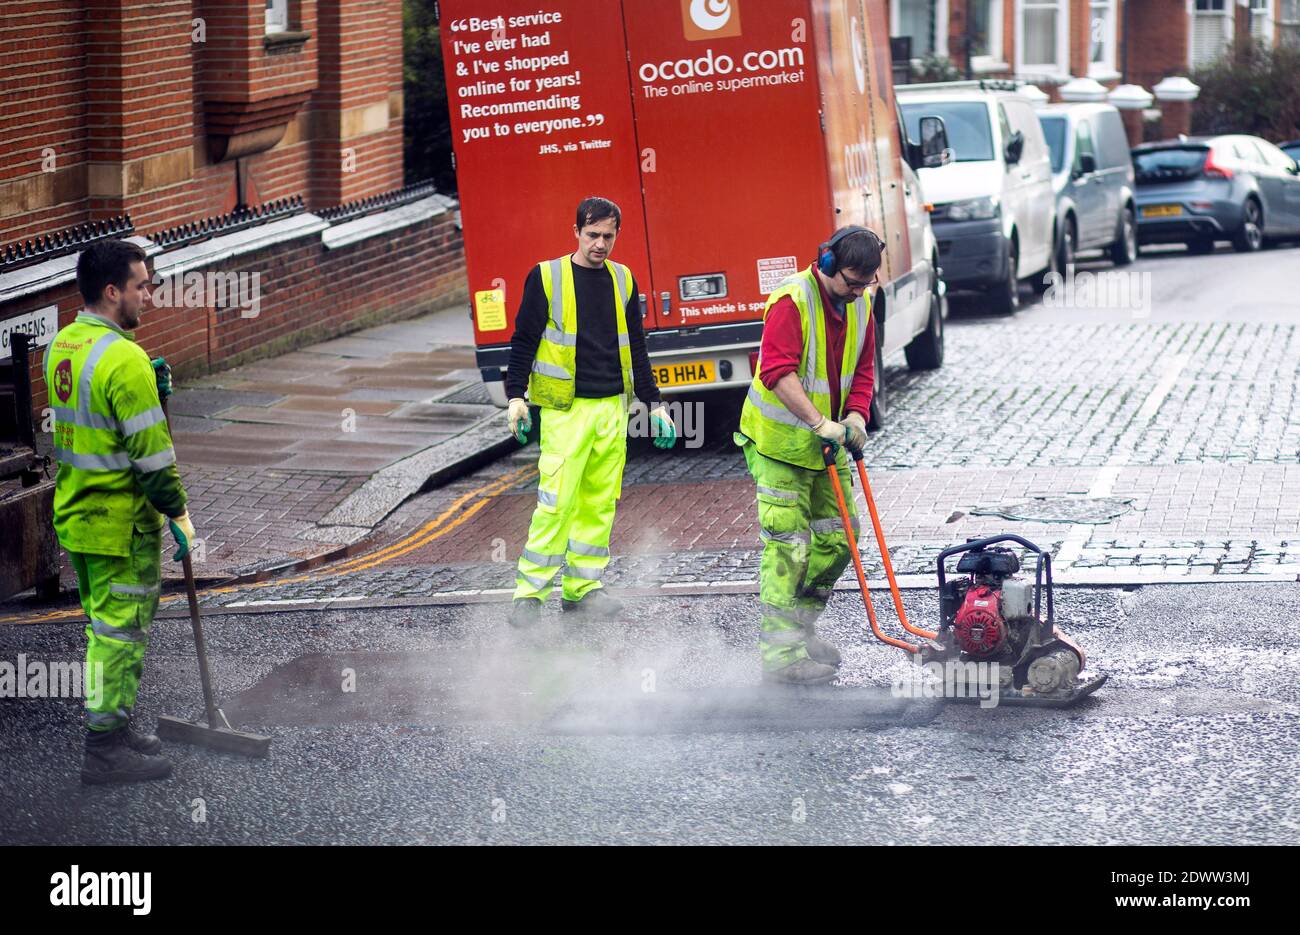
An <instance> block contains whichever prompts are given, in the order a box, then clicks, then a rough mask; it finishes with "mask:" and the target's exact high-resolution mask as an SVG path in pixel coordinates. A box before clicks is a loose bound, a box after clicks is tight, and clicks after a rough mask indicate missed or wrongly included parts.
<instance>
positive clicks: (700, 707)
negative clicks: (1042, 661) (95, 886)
mask: <svg viewBox="0 0 1300 935" xmlns="http://www.w3.org/2000/svg"><path fill="white" fill-rule="evenodd" d="M1058 597H1059V602H1058V606H1059V608H1060V616H1061V619H1062V620H1063V622H1064V626H1065V627H1066V629H1067V630H1068V632H1070V633H1071V634H1072V635H1073V636H1074V637H1075V638H1076V639H1078V640H1079V641H1080V642H1081V643H1082V644H1083V645H1084V647H1085V649H1086V650H1087V651H1088V652H1089V653H1090V662H1089V667H1090V669H1093V670H1095V671H1098V672H1105V673H1108V674H1109V676H1110V681H1109V683H1108V684H1107V685H1106V686H1104V687H1103V688H1102V689H1101V690H1100V691H1099V692H1098V693H1097V694H1096V695H1095V696H1094V697H1093V698H1092V699H1090V700H1088V701H1085V702H1083V703H1082V704H1081V705H1079V706H1078V707H1076V708H1074V709H1070V710H1065V711H1052V710H1047V711H1044V710H1026V709H1008V708H997V709H992V710H983V709H981V708H979V707H977V706H968V705H947V706H943V707H942V708H941V709H939V710H935V709H934V708H933V706H932V703H928V702H925V701H924V700H921V701H918V702H916V704H915V705H912V706H909V710H911V711H912V714H911V715H910V718H911V720H910V721H909V722H899V721H898V720H896V719H892V718H889V717H886V718H885V720H884V721H883V722H881V721H878V720H873V719H872V718H871V717H870V713H871V712H872V711H878V710H880V709H881V704H880V702H881V700H882V698H885V697H886V696H887V695H888V692H889V686H890V684H891V680H892V679H893V678H894V677H895V676H896V675H898V674H899V673H900V672H902V671H905V670H902V669H900V668H899V666H900V665H901V666H906V665H907V663H905V662H902V661H901V660H902V658H903V654H901V653H899V652H898V651H896V650H892V649H889V648H887V647H883V646H880V645H878V644H868V643H867V642H865V641H864V639H863V637H862V624H861V616H862V611H861V605H860V603H859V602H858V601H857V597H856V595H855V594H854V593H852V592H838V593H837V594H836V595H835V597H834V598H833V600H832V603H831V606H830V608H829V609H828V612H827V614H828V617H827V623H826V626H825V627H824V630H825V631H826V632H827V635H828V636H829V637H830V638H831V639H833V640H835V641H836V642H837V643H839V645H841V646H842V647H844V649H845V650H846V653H845V655H846V661H845V665H844V679H843V681H844V683H845V684H844V687H843V688H841V689H833V690H834V691H838V692H840V693H841V694H840V695H837V696H835V697H833V698H831V699H828V700H824V701H816V700H814V701H811V702H810V701H809V700H808V699H801V698H800V697H799V694H798V693H797V692H796V693H794V694H789V693H788V692H786V691H784V690H779V689H770V690H767V691H765V692H755V691H751V690H747V689H745V688H744V687H743V686H746V685H752V684H754V683H755V682H756V679H757V671H756V667H757V662H756V658H755V657H756V654H755V652H754V649H753V645H752V642H751V640H752V639H753V630H754V623H755V620H756V601H755V599H754V598H753V597H750V596H747V595H742V596H730V597H717V596H713V597H710V596H705V597H673V598H652V599H645V600H641V601H635V602H633V603H632V604H631V608H630V613H629V620H628V621H626V622H625V623H624V624H623V625H598V626H596V627H594V628H592V629H588V630H583V629H580V628H578V629H575V628H574V627H573V626H572V625H570V624H567V623H565V622H564V621H562V620H559V619H549V620H548V621H547V623H546V624H544V625H543V627H542V628H541V629H540V630H539V631H538V632H535V633H529V634H527V635H524V636H519V635H517V634H514V633H513V632H511V631H508V630H506V628H505V627H504V626H503V624H502V622H501V618H502V615H503V613H504V608H505V605H503V604H501V603H493V604H485V605H479V606H474V607H468V608H467V607H463V606H453V607H446V606H443V607H432V606H431V607H410V608H401V609H388V610H367V611H364V612H362V611H347V612H343V611H329V612H296V613H275V614H263V615H256V616H253V615H245V616H242V617H241V616H234V615H230V616H220V617H212V618H211V619H210V620H209V625H208V629H209V644H210V651H211V653H212V654H213V656H214V657H215V662H216V671H217V678H218V680H219V683H220V684H221V685H222V686H223V687H224V689H225V692H226V694H227V696H228V697H230V696H234V697H230V701H229V703H228V705H227V707H228V709H229V711H230V712H231V715H232V717H233V718H234V719H235V720H236V721H237V722H239V723H240V724H241V726H245V727H247V728H249V729H255V730H259V731H264V732H267V733H270V734H272V735H274V737H275V740H274V741H273V743H272V748H271V756H270V758H269V759H267V760H264V761H246V760H243V759H240V758H237V757H234V756H229V755H225V754H218V753H210V752H207V751H199V750H195V749H191V748H176V747H172V748H169V749H168V750H167V755H168V756H169V758H171V759H172V761H173V763H174V766H175V775H174V776H173V778H171V779H170V780H166V781H162V782H155V783H148V784H141V785H135V786H130V787H110V788H83V787H82V786H81V785H80V783H79V781H78V778H77V768H78V766H79V754H80V739H81V714H80V708H79V704H78V702H76V701H75V700H57V701H55V700H35V699H26V700H12V701H7V702H6V703H5V705H6V711H7V713H12V712H14V711H15V709H17V710H18V711H19V716H17V717H14V716H8V717H6V718H5V719H4V721H3V725H2V726H0V735H2V736H0V743H3V745H4V748H5V750H6V757H5V763H4V768H3V782H0V841H3V842H5V843H20V842H21V843H28V842H33V843H34V842H43V843H83V844H84V843H123V844H142V843H176V844H185V843H188V844H194V843H232V844H233V843H240V844H252V843H258V844H272V843H543V842H547V843H667V842H673V843H785V842H790V843H897V844H901V843H970V844H1021V843H1033V844H1041V843H1077V844H1083V843H1088V844H1115V843H1129V844H1186V843H1197V844H1210V843H1217V844H1226V843H1232V844H1263V843H1293V842H1294V841H1295V840H1296V838H1297V834H1300V793H1297V791H1296V782H1295V780H1296V778H1297V776H1296V763H1297V762H1300V717H1298V715H1300V687H1298V686H1300V653H1298V652H1297V648H1298V645H1297V644H1298V638H1297V633H1296V626H1295V623H1296V611H1297V608H1298V604H1300V602H1298V601H1297V591H1296V590H1295V589H1292V588H1285V589H1284V588H1279V587H1277V586H1276V585H1267V584H1254V585H1252V584H1237V585H1175V586H1159V587H1144V588H1141V589H1139V590H1135V591H1131V592H1126V591H1123V590H1119V589H1106V590H1087V589H1078V590H1074V589H1071V590H1065V589H1062V590H1061V592H1060V594H1059V595H1058ZM906 599H907V604H908V607H909V613H910V615H911V616H912V617H913V618H914V619H916V620H919V621H925V620H927V619H930V618H931V617H932V615H933V613H934V606H933V593H932V592H926V591H910V592H908V593H907V595H906ZM877 603H878V604H879V603H884V602H883V601H878V602H877ZM155 626H156V631H155V636H154V645H153V647H152V648H151V651H150V656H149V665H148V668H147V670H146V677H145V684H144V689H143V691H142V695H141V703H140V707H139V708H138V709H137V710H138V713H139V714H140V716H142V717H143V718H144V719H145V720H146V722H149V721H151V720H152V718H154V717H156V716H157V715H158V714H160V713H164V712H167V713H181V714H193V713H195V711H196V709H197V707H198V705H199V694H198V689H197V678H196V677H195V670H194V664H193V657H192V650H191V648H190V633H189V627H188V624H187V623H186V622H185V621H183V620H179V619H163V620H159V621H157V623H156V624H155ZM80 645H81V636H80V633H79V632H78V630H77V629H76V628H75V627H73V626H69V625H66V624H64V625H34V626H23V627H6V628H3V629H0V658H4V659H13V658H14V657H15V656H16V654H17V653H18V652H25V653H27V654H28V656H29V657H32V658H42V659H67V660H74V659H77V658H79V655H80ZM349 669H350V670H352V673H353V679H354V690H352V691H346V690H345V681H346V680H347V679H348V677H349V676H348V672H347V671H346V670H349ZM647 687H649V688H653V689H654V691H646V688H647ZM771 692H776V693H777V694H776V695H775V696H773V697H775V698H776V699H777V703H778V704H788V706H789V708H790V710H791V711H792V712H794V713H793V714H792V717H794V718H795V720H796V723H789V722H787V723H784V724H783V725H782V729H779V730H772V729H766V728H757V729H756V728H755V727H754V725H753V722H752V719H751V718H750V715H751V714H752V709H753V708H754V706H755V705H757V704H760V703H770V700H769V701H763V699H765V698H769V696H770V694H771ZM664 699H668V700H669V702H670V703H665V702H664ZM756 699H757V700H756ZM782 699H784V701H783V700H782ZM837 699H839V700H837ZM843 699H848V700H847V701H846V700H843ZM859 701H860V702H861V709H862V711H863V723H864V724H866V726H863V727H858V728H849V727H845V726H843V724H842V719H843V718H844V717H845V716H846V714H851V713H852V709H853V708H854V706H856V705H857V704H858V702H859ZM890 704H892V702H891V701H888V700H887V699H886V704H885V707H889V705H890ZM196 817H198V818H202V819H203V820H195V819H196Z"/></svg>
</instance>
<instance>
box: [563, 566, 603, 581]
mask: <svg viewBox="0 0 1300 935" xmlns="http://www.w3.org/2000/svg"><path fill="white" fill-rule="evenodd" d="M604 570H605V569H603V568H582V567H580V566H578V565H565V566H564V577H566V578H585V579H587V580H588V581H599V580H600V576H601V573H602V572H604Z"/></svg>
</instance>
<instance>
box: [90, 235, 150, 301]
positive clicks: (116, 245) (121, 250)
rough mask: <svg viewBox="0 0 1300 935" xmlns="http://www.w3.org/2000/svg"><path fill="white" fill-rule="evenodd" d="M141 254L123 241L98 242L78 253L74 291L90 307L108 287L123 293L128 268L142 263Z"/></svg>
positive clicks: (139, 249) (141, 252)
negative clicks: (78, 292) (78, 293)
mask: <svg viewBox="0 0 1300 935" xmlns="http://www.w3.org/2000/svg"><path fill="white" fill-rule="evenodd" d="M146 259H147V255H146V254H145V252H144V250H143V249H141V248H140V247H138V246H136V245H135V244H133V243H127V242H126V241H125V240H101V241H100V242H99V243H96V244H91V245H90V246H89V247H87V248H86V249H85V250H82V251H81V256H79V257H78V258H77V288H78V289H79V290H80V291H81V297H82V298H83V299H85V300H86V304H87V305H94V304H95V303H96V302H98V301H99V300H100V298H102V297H103V295H104V288H105V287H106V286H107V285H108V284H109V283H112V284H113V285H115V286H117V288H119V289H126V281H127V279H128V278H130V276H131V264H132V263H134V262H136V261H137V260H139V261H140V262H142V263H143V262H144V261H145V260H146Z"/></svg>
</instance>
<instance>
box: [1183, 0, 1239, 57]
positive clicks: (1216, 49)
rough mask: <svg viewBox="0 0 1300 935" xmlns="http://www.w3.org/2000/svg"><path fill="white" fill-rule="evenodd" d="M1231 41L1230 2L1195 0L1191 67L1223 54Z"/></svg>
mask: <svg viewBox="0 0 1300 935" xmlns="http://www.w3.org/2000/svg"><path fill="white" fill-rule="evenodd" d="M1231 42H1232V4H1231V3H1229V2H1228V0H1196V9H1195V11H1194V12H1193V14H1192V60H1191V63H1190V64H1191V66H1192V67H1193V68H1200V67H1202V66H1204V65H1208V64H1210V63H1211V62H1213V61H1214V60H1215V59H1217V58H1218V57H1219V56H1221V55H1223V53H1224V52H1226V51H1227V50H1228V45H1229V44H1230V43H1231Z"/></svg>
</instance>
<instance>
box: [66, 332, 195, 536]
mask: <svg viewBox="0 0 1300 935" xmlns="http://www.w3.org/2000/svg"><path fill="white" fill-rule="evenodd" d="M45 385H46V387H47V388H48V391H49V401H50V406H51V408H52V409H53V411H54V456H55V458H56V459H57V460H58V462H59V473H58V475H57V477H56V478H55V486H54V530H55V532H56V533H58V536H59V542H60V543H62V544H63V547H64V548H65V549H67V550H68V551H69V552H89V553H93V554H96V555H117V556H127V555H129V554H130V548H131V532H132V529H133V528H135V529H138V530H140V531H142V532H152V531H155V530H157V529H159V528H160V527H161V526H162V524H163V517H162V515H161V514H160V512H159V511H161V512H162V513H165V514H167V515H168V516H179V515H180V514H181V513H183V512H184V511H185V488H184V487H183V486H182V485H181V479H180V474H179V473H178V472H177V470H176V453H175V451H174V450H173V448H172V438H171V432H169V431H168V429H167V422H166V419H165V418H164V416H163V411H162V406H161V404H160V403H159V400H158V384H157V379H156V377H155V376H154V370H153V365H152V364H150V362H149V355H148V354H146V353H145V352H144V349H143V348H141V347H140V345H138V344H136V343H135V341H134V340H132V336H131V334H130V333H128V332H125V331H122V330H121V329H120V328H118V327H117V326H116V325H115V324H113V323H112V322H110V321H108V320H107V319H105V318H102V317H101V316H99V315H95V314H93V313H91V312H89V311H85V312H82V313H81V314H80V315H78V316H77V318H76V320H75V321H73V322H72V324H70V325H68V326H67V327H66V328H64V329H63V330H61V331H60V332H59V333H58V334H57V335H55V338H54V342H53V344H51V345H50V349H49V351H48V352H47V353H46V355H45Z"/></svg>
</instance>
